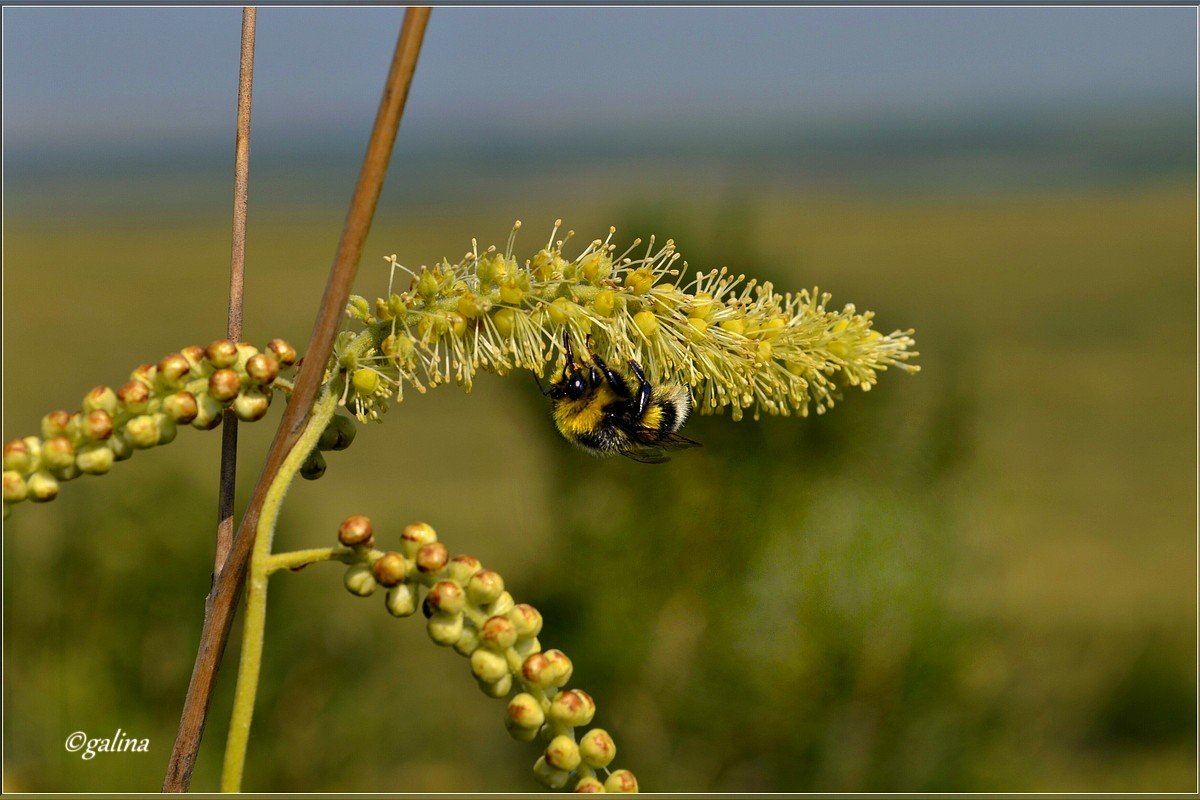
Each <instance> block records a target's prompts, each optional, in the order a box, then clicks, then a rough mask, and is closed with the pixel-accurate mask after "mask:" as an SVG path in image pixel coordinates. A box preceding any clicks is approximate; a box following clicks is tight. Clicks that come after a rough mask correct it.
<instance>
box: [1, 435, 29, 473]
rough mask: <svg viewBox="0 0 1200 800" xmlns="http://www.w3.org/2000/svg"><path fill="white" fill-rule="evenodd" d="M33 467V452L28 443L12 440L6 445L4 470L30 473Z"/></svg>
mask: <svg viewBox="0 0 1200 800" xmlns="http://www.w3.org/2000/svg"><path fill="white" fill-rule="evenodd" d="M32 466H33V451H32V449H31V448H30V446H29V443H28V442H25V441H23V440H21V439H12V440H10V441H7V442H5V443H4V468H5V469H11V470H15V471H17V472H28V471H29V469H30V467H32Z"/></svg>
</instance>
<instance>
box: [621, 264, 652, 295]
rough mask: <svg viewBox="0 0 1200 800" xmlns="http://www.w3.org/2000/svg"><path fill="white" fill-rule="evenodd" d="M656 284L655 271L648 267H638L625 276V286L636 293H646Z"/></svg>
mask: <svg viewBox="0 0 1200 800" xmlns="http://www.w3.org/2000/svg"><path fill="white" fill-rule="evenodd" d="M653 285H654V273H653V272H652V271H651V270H650V269H649V268H648V267H638V268H637V269H635V270H633V271H632V272H630V273H629V274H628V275H626V276H625V286H627V287H628V288H629V290H630V291H631V292H633V293H634V294H645V293H646V292H648V291H650V287H651V286H653Z"/></svg>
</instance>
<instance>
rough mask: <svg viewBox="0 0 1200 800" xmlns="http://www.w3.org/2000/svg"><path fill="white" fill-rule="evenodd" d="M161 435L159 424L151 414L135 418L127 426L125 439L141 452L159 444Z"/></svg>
mask: <svg viewBox="0 0 1200 800" xmlns="http://www.w3.org/2000/svg"><path fill="white" fill-rule="evenodd" d="M160 433H161V432H160V431H159V429H158V422H157V421H156V420H155V419H154V417H152V416H150V415H149V414H143V415H142V416H140V417H134V418H133V419H131V420H129V422H127V423H126V424H125V437H126V438H127V439H128V440H129V443H130V444H131V445H133V446H134V447H136V448H138V449H139V450H146V449H148V448H151V447H154V445H156V444H158V439H159V435H160Z"/></svg>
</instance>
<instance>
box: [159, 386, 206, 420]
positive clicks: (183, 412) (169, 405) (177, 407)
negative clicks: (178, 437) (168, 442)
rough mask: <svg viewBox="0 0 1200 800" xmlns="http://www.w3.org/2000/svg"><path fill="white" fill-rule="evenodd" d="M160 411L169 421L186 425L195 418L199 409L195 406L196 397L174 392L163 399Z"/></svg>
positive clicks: (190, 394)
mask: <svg viewBox="0 0 1200 800" xmlns="http://www.w3.org/2000/svg"><path fill="white" fill-rule="evenodd" d="M162 410H163V413H165V414H166V415H167V416H168V417H170V418H171V419H173V420H175V421H176V422H179V423H182V424H184V425H187V424H188V423H189V422H191V421H192V420H194V419H195V418H196V415H197V413H199V411H200V407H199V406H198V405H197V404H196V396H195V395H194V394H192V393H191V392H176V393H175V394H172V395H168V396H167V397H165V398H163V403H162Z"/></svg>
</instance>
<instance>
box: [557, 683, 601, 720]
mask: <svg viewBox="0 0 1200 800" xmlns="http://www.w3.org/2000/svg"><path fill="white" fill-rule="evenodd" d="M595 715H596V701H595V700H593V699H592V696H591V695H590V694H588V693H587V692H585V691H583V690H582V689H567V690H566V691H562V692H559V693H558V694H556V695H555V696H554V699H553V700H551V701H550V719H552V720H554V721H555V722H557V723H559V724H560V725H566V726H569V727H572V728H575V727H578V726H580V725H587V724H588V723H589V722H591V721H592V717H594V716H595Z"/></svg>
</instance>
